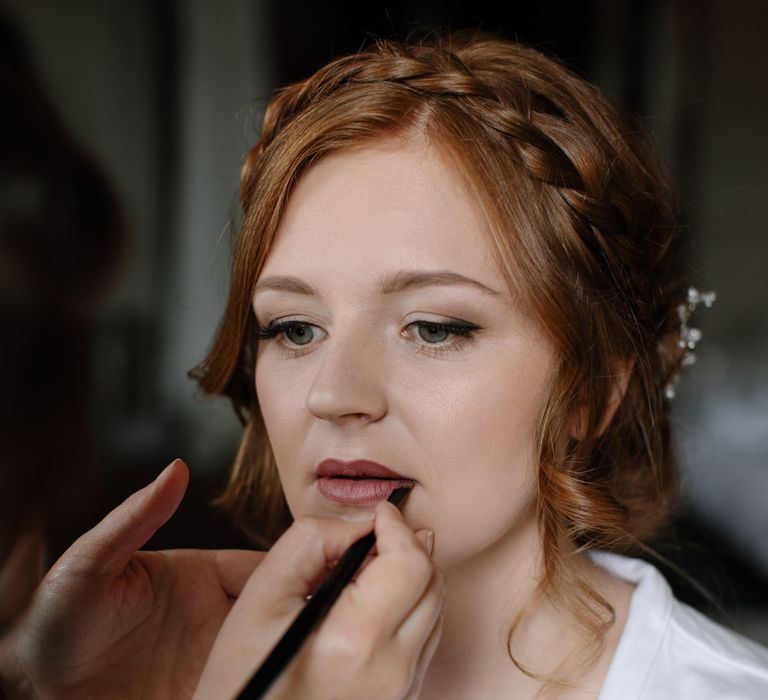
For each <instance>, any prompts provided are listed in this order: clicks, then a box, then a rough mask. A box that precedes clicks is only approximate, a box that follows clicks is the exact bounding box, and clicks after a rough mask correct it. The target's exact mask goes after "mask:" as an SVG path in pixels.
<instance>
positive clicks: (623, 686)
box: [590, 552, 768, 700]
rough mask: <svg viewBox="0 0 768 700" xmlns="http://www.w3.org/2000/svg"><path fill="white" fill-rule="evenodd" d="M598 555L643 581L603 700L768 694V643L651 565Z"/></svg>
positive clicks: (747, 698) (763, 699) (753, 698)
mask: <svg viewBox="0 0 768 700" xmlns="http://www.w3.org/2000/svg"><path fill="white" fill-rule="evenodd" d="M590 556H591V557H592V559H593V561H594V562H595V563H597V564H599V565H600V566H602V567H603V568H605V569H607V570H608V571H610V572H611V573H612V574H614V575H616V576H618V577H619V578H622V579H624V580H625V581H629V582H630V583H634V584H635V585H636V588H635V591H634V593H633V594H632V602H631V604H630V607H629V616H628V617H627V621H626V624H625V627H624V631H623V632H622V635H621V639H620V641H619V645H618V648H617V649H616V654H615V655H614V657H613V661H612V662H611V666H610V668H609V670H608V675H607V676H606V679H605V683H604V684H603V689H602V691H601V693H600V696H599V700H768V649H766V648H764V647H762V646H760V645H759V644H757V643H755V642H752V641H750V640H748V639H746V638H744V637H742V636H740V635H738V634H736V633H735V632H732V631H730V630H728V629H726V628H725V627H722V626H720V625H718V624H716V623H715V622H712V620H710V619H708V618H707V617H705V616H704V615H702V614H701V613H699V612H697V611H695V610H694V609H693V608H691V607H689V606H687V605H685V604H684V603H681V602H680V601H678V600H675V598H674V597H673V595H672V591H671V589H670V587H669V585H668V584H667V582H666V581H665V580H664V577H663V576H662V575H661V574H660V573H659V572H658V571H657V570H656V569H655V568H654V567H653V566H651V565H650V564H648V563H646V562H644V561H641V560H639V559H631V558H629V557H623V556H619V555H617V554H608V553H606V552H592V553H591V554H590Z"/></svg>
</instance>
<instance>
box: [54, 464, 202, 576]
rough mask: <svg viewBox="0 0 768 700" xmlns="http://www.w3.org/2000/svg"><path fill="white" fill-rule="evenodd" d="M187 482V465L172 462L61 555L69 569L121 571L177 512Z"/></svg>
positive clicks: (101, 573) (92, 572)
mask: <svg viewBox="0 0 768 700" xmlns="http://www.w3.org/2000/svg"><path fill="white" fill-rule="evenodd" d="M188 483H189V467H187V465H186V464H185V463H184V462H183V461H182V460H180V459H175V460H174V461H173V462H171V463H170V464H169V465H168V466H167V467H166V468H165V469H164V470H163V471H162V472H161V473H160V475H159V476H158V477H157V478H156V479H155V480H154V481H153V482H152V483H151V484H149V485H148V486H145V487H144V488H143V489H141V490H140V491H136V493H134V494H133V495H131V496H130V497H129V498H127V499H126V500H125V501H123V503H121V504H120V505H119V506H118V507H117V508H115V509H114V510H113V511H112V512H111V513H109V515H107V516H106V517H105V518H104V519H103V520H102V521H101V522H100V523H99V524H98V525H96V527H94V528H92V529H91V530H89V531H88V532H86V533H85V534H84V535H83V536H82V537H80V538H79V539H78V540H77V541H76V542H75V543H74V544H73V545H72V546H71V547H70V548H69V549H68V550H67V551H66V552H65V553H64V555H63V556H62V560H64V559H66V560H67V566H68V568H69V569H70V570H74V571H81V572H84V573H85V572H87V573H88V574H89V575H106V576H109V575H113V574H117V573H121V572H122V571H123V570H124V569H125V566H126V565H127V564H128V561H129V559H130V558H131V556H133V554H134V552H136V550H137V549H139V548H140V547H142V546H144V545H145V544H146V543H147V541H148V540H149V538H150V537H152V535H154V534H155V532H156V531H157V530H158V529H159V528H160V527H161V526H162V525H164V524H165V523H166V522H167V521H168V519H169V518H170V517H171V516H172V515H173V514H174V513H175V512H176V509H177V508H178V506H179V503H181V499H182V498H183V496H184V492H185V491H186V489H187V484H188Z"/></svg>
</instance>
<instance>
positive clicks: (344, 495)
mask: <svg viewBox="0 0 768 700" xmlns="http://www.w3.org/2000/svg"><path fill="white" fill-rule="evenodd" d="M401 486H407V487H409V488H413V486H414V482H413V480H412V479H390V478H387V479H353V478H343V477H335V478H334V477H331V476H322V477H320V478H318V480H317V490H318V491H319V492H320V493H321V494H322V495H323V496H324V497H325V498H327V499H328V500H329V501H333V502H334V503H343V504H345V505H348V506H363V505H375V504H376V503H379V502H380V501H385V500H386V499H388V498H389V496H390V495H391V493H392V492H393V491H394V490H395V489H396V488H400V487H401Z"/></svg>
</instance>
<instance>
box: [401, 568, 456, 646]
mask: <svg viewBox="0 0 768 700" xmlns="http://www.w3.org/2000/svg"><path fill="white" fill-rule="evenodd" d="M444 605H445V583H444V578H443V575H442V573H441V572H440V571H438V570H435V575H434V576H433V577H432V580H431V581H430V582H429V586H427V589H426V590H425V591H424V595H422V597H421V599H420V600H419V601H418V602H417V603H416V605H414V606H413V608H412V609H411V611H410V612H409V613H408V615H407V616H406V618H405V619H404V620H403V622H402V624H401V625H400V627H399V628H398V629H397V631H396V632H395V638H396V639H397V640H399V641H400V643H401V644H402V645H403V646H404V647H406V648H407V649H408V650H409V651H410V652H411V653H413V654H415V653H418V652H419V651H420V650H421V648H422V647H423V646H424V644H425V643H426V640H427V638H428V637H429V634H430V632H431V630H432V628H433V627H434V626H435V623H436V621H437V619H438V618H439V617H440V616H441V615H442V613H443V607H444Z"/></svg>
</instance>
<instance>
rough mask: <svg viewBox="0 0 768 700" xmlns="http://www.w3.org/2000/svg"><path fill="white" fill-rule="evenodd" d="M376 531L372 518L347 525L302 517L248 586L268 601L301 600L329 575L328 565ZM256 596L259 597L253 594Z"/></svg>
mask: <svg viewBox="0 0 768 700" xmlns="http://www.w3.org/2000/svg"><path fill="white" fill-rule="evenodd" d="M372 528H373V519H371V520H368V521H357V522H348V521H345V520H341V519H339V518H301V519H299V520H297V521H295V522H294V523H293V525H291V527H290V528H288V530H287V531H286V532H285V534H283V536H282V537H281V538H280V539H279V540H278V541H277V542H276V543H275V545H274V546H273V547H272V549H271V550H270V551H269V552H268V553H267V555H266V556H265V557H264V560H263V561H262V563H261V564H260V565H259V575H258V576H254V577H252V578H251V580H250V581H249V582H248V584H246V588H245V589H244V591H243V595H246V594H247V595H248V597H250V596H251V588H254V589H258V590H259V592H261V591H263V593H264V595H268V596H269V599H270V600H272V601H275V602H277V601H278V600H284V601H286V600H287V601H291V602H293V603H296V602H297V601H299V602H300V603H301V604H302V605H303V604H304V602H305V598H306V596H307V595H308V594H309V593H312V592H313V591H314V589H315V587H316V586H317V584H318V583H319V582H320V581H321V580H322V579H323V578H324V577H325V576H326V575H327V574H328V568H327V565H328V563H329V562H332V561H334V560H336V559H339V558H340V557H341V555H342V554H343V553H344V552H345V550H346V549H347V548H348V547H349V546H350V545H351V544H352V543H353V542H355V541H356V540H358V539H359V538H360V537H362V536H363V535H365V534H367V533H368V532H370V531H371V529H372ZM254 595H257V593H256V592H254Z"/></svg>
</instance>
